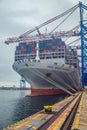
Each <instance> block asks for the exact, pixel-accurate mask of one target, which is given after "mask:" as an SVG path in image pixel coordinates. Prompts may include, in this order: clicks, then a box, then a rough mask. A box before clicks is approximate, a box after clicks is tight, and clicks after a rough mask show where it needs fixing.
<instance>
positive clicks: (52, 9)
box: [0, 0, 87, 86]
mask: <svg viewBox="0 0 87 130" xmlns="http://www.w3.org/2000/svg"><path fill="white" fill-rule="evenodd" d="M78 2H79V0H0V86H13V85H16V86H19V80H20V76H19V75H18V74H17V73H16V72H14V71H13V69H12V64H13V62H14V51H15V46H16V45H17V44H11V45H6V44H4V41H5V40H6V38H8V37H15V36H19V35H21V34H23V33H24V32H26V31H28V30H29V29H31V28H34V27H35V26H37V25H40V24H41V23H43V22H45V21H47V20H49V19H50V18H52V17H54V16H56V15H58V14H60V13H61V12H64V11H65V10H67V9H69V8H71V7H73V6H74V5H76V4H78ZM82 2H83V4H87V3H86V0H82ZM73 22H74V20H73Z"/></svg>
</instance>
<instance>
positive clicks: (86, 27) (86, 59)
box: [5, 2, 87, 87]
mask: <svg viewBox="0 0 87 130" xmlns="http://www.w3.org/2000/svg"><path fill="white" fill-rule="evenodd" d="M78 7H79V9H80V25H78V26H76V27H75V28H73V29H71V30H69V31H60V32H54V31H55V29H56V28H57V27H59V26H60V25H61V24H62V23H63V22H64V21H65V20H66V19H67V18H68V17H69V16H70V15H71V14H72V13H73V12H74V11H75V10H76V9H77V8H78ZM83 10H84V11H86V10H87V6H85V5H83V4H82V3H81V2H80V3H79V4H77V5H75V6H74V7H72V8H70V9H69V10H67V11H65V12H63V13H62V14H60V15H57V16H56V17H53V18H51V19H50V20H48V21H46V22H44V23H42V24H40V25H39V26H36V27H35V28H33V29H31V30H29V31H27V32H25V33H24V34H22V35H20V36H18V37H13V38H8V39H7V40H6V41H5V43H6V44H11V43H15V42H23V41H36V40H37V37H38V40H39V41H40V40H43V39H46V38H51V37H52V36H54V37H61V38H62V37H72V36H79V39H80V38H81V61H82V62H81V63H82V65H81V68H82V69H81V70H82V86H83V87H84V86H85V85H87V43H86V42H87V38H86V34H87V23H86V22H87V20H84V18H83V15H84V12H83ZM66 15H67V16H66ZM63 16H66V17H65V18H64V19H63V21H62V22H61V23H60V24H59V25H57V26H56V27H55V28H54V29H53V30H52V31H51V32H50V33H49V34H46V33H45V34H41V32H40V31H39V29H40V28H42V27H44V26H46V25H48V24H50V23H52V22H54V21H55V20H58V19H59V18H61V17H63ZM79 27H80V30H79ZM34 31H37V32H38V34H37V35H34V36H33V35H30V34H31V33H33V32H34ZM77 40H78V39H77ZM72 43H73V42H72Z"/></svg>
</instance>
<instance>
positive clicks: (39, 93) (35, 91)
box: [26, 89, 66, 97]
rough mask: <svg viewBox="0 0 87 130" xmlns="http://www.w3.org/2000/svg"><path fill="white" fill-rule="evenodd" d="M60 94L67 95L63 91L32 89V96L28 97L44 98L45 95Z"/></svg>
mask: <svg viewBox="0 0 87 130" xmlns="http://www.w3.org/2000/svg"><path fill="white" fill-rule="evenodd" d="M59 94H66V92H64V91H63V90H57V89H31V94H30V95H26V96H31V97H34V96H44V95H47V96H48V95H59Z"/></svg>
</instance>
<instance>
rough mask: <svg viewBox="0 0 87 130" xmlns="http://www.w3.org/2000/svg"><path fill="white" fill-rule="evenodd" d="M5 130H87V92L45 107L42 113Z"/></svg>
mask: <svg viewBox="0 0 87 130" xmlns="http://www.w3.org/2000/svg"><path fill="white" fill-rule="evenodd" d="M3 130H87V91H83V92H79V93H77V94H75V95H72V96H69V97H67V98H65V99H64V100H62V101H60V102H58V103H56V104H54V105H53V106H49V105H48V106H44V109H43V110H42V111H40V112H38V113H36V114H34V115H32V116H29V117H27V118H25V119H23V120H21V121H19V122H17V123H15V124H13V125H11V126H8V127H7V128H4V129H3Z"/></svg>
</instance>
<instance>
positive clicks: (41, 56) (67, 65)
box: [13, 36, 81, 96]
mask: <svg viewBox="0 0 87 130" xmlns="http://www.w3.org/2000/svg"><path fill="white" fill-rule="evenodd" d="M13 69H14V70H15V71H16V72H17V73H18V74H19V75H21V76H22V77H23V78H24V79H25V80H26V81H27V82H28V83H29V84H30V85H31V95H30V96H39V95H56V94H65V93H68V94H72V93H75V92H77V91H79V90H80V86H81V80H80V69H79V61H78V56H77V50H76V48H72V47H71V46H68V47H67V46H66V44H65V42H64V41H63V40H62V39H61V38H59V37H53V36H51V37H47V38H43V40H41V39H38V38H37V40H31V41H29V42H28V41H26V42H19V44H18V45H17V46H16V50H15V61H14V64H13Z"/></svg>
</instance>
